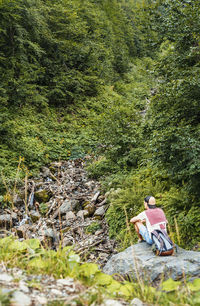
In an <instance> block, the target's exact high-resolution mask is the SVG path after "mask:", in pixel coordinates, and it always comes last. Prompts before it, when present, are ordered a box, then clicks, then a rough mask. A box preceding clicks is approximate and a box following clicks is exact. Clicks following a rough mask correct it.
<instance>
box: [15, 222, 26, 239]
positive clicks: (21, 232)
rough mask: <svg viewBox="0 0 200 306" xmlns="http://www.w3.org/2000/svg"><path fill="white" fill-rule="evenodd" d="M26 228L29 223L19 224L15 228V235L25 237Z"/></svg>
mask: <svg viewBox="0 0 200 306" xmlns="http://www.w3.org/2000/svg"><path fill="white" fill-rule="evenodd" d="M28 230H29V225H28V224H24V225H21V226H19V227H18V228H17V229H16V233H17V236H18V237H19V238H26V237H27V236H28Z"/></svg>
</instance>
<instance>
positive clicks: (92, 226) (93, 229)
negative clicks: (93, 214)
mask: <svg viewBox="0 0 200 306" xmlns="http://www.w3.org/2000/svg"><path fill="white" fill-rule="evenodd" d="M100 229H101V224H100V223H99V222H97V221H96V222H92V223H91V224H90V225H88V226H87V227H86V228H85V232H86V233H91V234H94V233H95V232H96V231H98V230H100Z"/></svg>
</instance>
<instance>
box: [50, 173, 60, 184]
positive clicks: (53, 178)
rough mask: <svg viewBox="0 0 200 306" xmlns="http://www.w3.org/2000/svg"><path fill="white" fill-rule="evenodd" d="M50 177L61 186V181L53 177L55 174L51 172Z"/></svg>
mask: <svg viewBox="0 0 200 306" xmlns="http://www.w3.org/2000/svg"><path fill="white" fill-rule="evenodd" d="M50 176H51V177H52V178H53V179H54V180H55V181H56V182H57V183H58V184H59V185H60V181H59V180H58V179H57V177H56V176H55V175H53V173H51V172H50Z"/></svg>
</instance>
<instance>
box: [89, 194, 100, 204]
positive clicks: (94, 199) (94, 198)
mask: <svg viewBox="0 0 200 306" xmlns="http://www.w3.org/2000/svg"><path fill="white" fill-rule="evenodd" d="M99 195H100V191H97V192H96V193H95V195H94V196H93V198H92V199H91V202H92V203H96V201H97V199H98V197H99Z"/></svg>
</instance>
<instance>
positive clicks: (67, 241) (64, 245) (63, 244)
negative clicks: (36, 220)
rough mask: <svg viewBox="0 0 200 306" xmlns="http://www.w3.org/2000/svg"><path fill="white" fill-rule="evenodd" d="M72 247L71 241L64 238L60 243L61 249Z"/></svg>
mask: <svg viewBox="0 0 200 306" xmlns="http://www.w3.org/2000/svg"><path fill="white" fill-rule="evenodd" d="M70 245H73V240H72V239H71V238H68V237H65V238H64V239H63V241H62V247H63V248H64V247H66V246H70Z"/></svg>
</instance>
